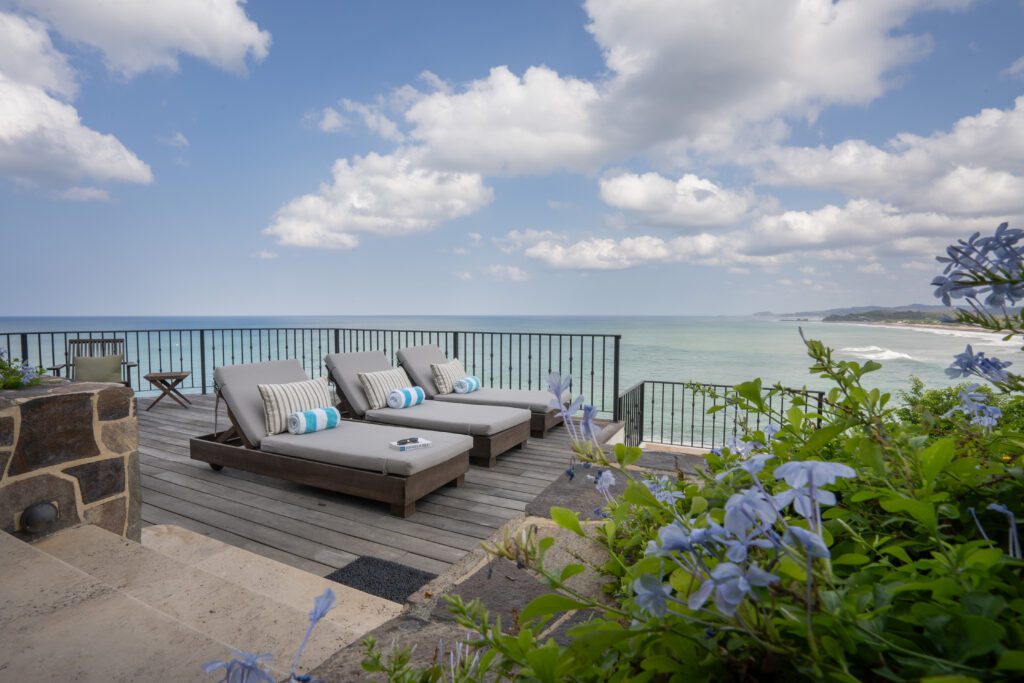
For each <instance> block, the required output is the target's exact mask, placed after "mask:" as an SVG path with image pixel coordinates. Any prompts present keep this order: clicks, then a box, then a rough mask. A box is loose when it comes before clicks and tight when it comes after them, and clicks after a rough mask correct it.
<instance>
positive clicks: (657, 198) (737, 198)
mask: <svg viewBox="0 0 1024 683" xmlns="http://www.w3.org/2000/svg"><path fill="white" fill-rule="evenodd" d="M601 199H603V200H604V201H605V203H607V204H610V205H612V206H614V207H617V208H619V209H626V210H629V211H634V212H637V213H638V214H640V215H641V216H642V217H643V218H644V219H645V220H646V221H647V222H649V223H651V224H654V225H668V226H674V227H688V226H708V225H731V224H734V223H736V222H737V221H738V220H739V219H740V218H742V217H743V216H744V214H745V213H746V211H747V207H748V204H749V199H750V198H749V196H747V195H743V194H740V193H737V192H733V191H731V190H728V189H726V188H723V187H720V186H719V185H716V184H715V183H713V182H711V181H710V180H706V179H704V178H699V177H697V176H695V175H693V174H691V173H687V174H684V175H683V176H682V177H681V178H680V179H679V180H677V181H672V180H669V179H668V178H665V177H663V176H661V175H659V174H657V173H644V174H643V175H639V174H635V173H623V174H621V175H616V176H613V177H610V178H605V179H604V180H602V181H601Z"/></svg>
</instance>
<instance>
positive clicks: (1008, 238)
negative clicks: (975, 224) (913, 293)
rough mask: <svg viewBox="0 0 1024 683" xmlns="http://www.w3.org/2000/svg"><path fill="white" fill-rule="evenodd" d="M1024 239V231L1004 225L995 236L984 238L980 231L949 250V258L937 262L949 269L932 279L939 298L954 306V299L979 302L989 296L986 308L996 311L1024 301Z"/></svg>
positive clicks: (947, 256) (943, 257)
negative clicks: (1023, 241) (1023, 274)
mask: <svg viewBox="0 0 1024 683" xmlns="http://www.w3.org/2000/svg"><path fill="white" fill-rule="evenodd" d="M1022 237H1024V231H1022V230H1019V229H1010V227H1009V225H1008V224H1007V223H1002V224H1001V225H1000V226H999V227H998V228H996V231H995V233H994V234H993V235H990V236H986V237H982V236H981V233H979V232H976V233H974V234H973V235H971V236H970V237H969V238H968V239H967V240H958V241H957V243H956V244H952V245H950V246H949V247H947V248H946V256H940V257H938V259H936V260H938V261H939V262H940V263H945V264H946V267H945V269H944V270H943V271H942V272H943V275H940V276H939V277H936V278H935V279H934V280H932V285H933V286H934V287H935V296H936V297H938V298H940V299H942V302H943V303H944V304H945V305H947V306H950V305H952V300H953V299H963V298H965V299H974V300H975V301H976V300H977V298H978V297H979V296H982V295H985V306H988V307H995V308H1000V307H1002V306H1005V305H1006V303H1007V302H1009V303H1010V304H1013V303H1016V302H1017V301H1019V300H1020V299H1022V298H1024V282H1021V280H1020V277H1019V275H1020V273H1021V270H1022V265H1024V254H1022V252H1021V251H1020V250H1019V249H1018V248H1017V243H1018V242H1019V241H1020V240H1021V238H1022Z"/></svg>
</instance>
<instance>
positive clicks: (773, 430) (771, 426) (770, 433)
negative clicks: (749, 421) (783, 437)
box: [762, 422, 782, 441]
mask: <svg viewBox="0 0 1024 683" xmlns="http://www.w3.org/2000/svg"><path fill="white" fill-rule="evenodd" d="M762 431H764V436H765V438H766V439H768V440H769V441H771V440H772V439H774V438H775V435H776V434H778V433H779V432H780V431H782V427H780V426H779V425H777V424H775V423H774V422H769V423H768V424H767V425H765V428H764V429H763V430H762Z"/></svg>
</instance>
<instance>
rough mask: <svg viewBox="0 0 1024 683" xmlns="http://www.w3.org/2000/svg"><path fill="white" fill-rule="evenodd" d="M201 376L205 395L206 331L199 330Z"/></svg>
mask: <svg viewBox="0 0 1024 683" xmlns="http://www.w3.org/2000/svg"><path fill="white" fill-rule="evenodd" d="M199 374H201V375H202V376H203V393H204V394H205V393H206V330H199Z"/></svg>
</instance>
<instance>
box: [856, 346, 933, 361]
mask: <svg viewBox="0 0 1024 683" xmlns="http://www.w3.org/2000/svg"><path fill="white" fill-rule="evenodd" d="M840 352H842V353H845V354H847V355H849V356H853V357H854V358H863V359H864V360H917V359H916V358H914V357H913V356H911V355H909V354H906V353H902V352H900V351H893V350H892V349H885V348H882V347H881V346H848V347H846V348H844V349H840Z"/></svg>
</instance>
